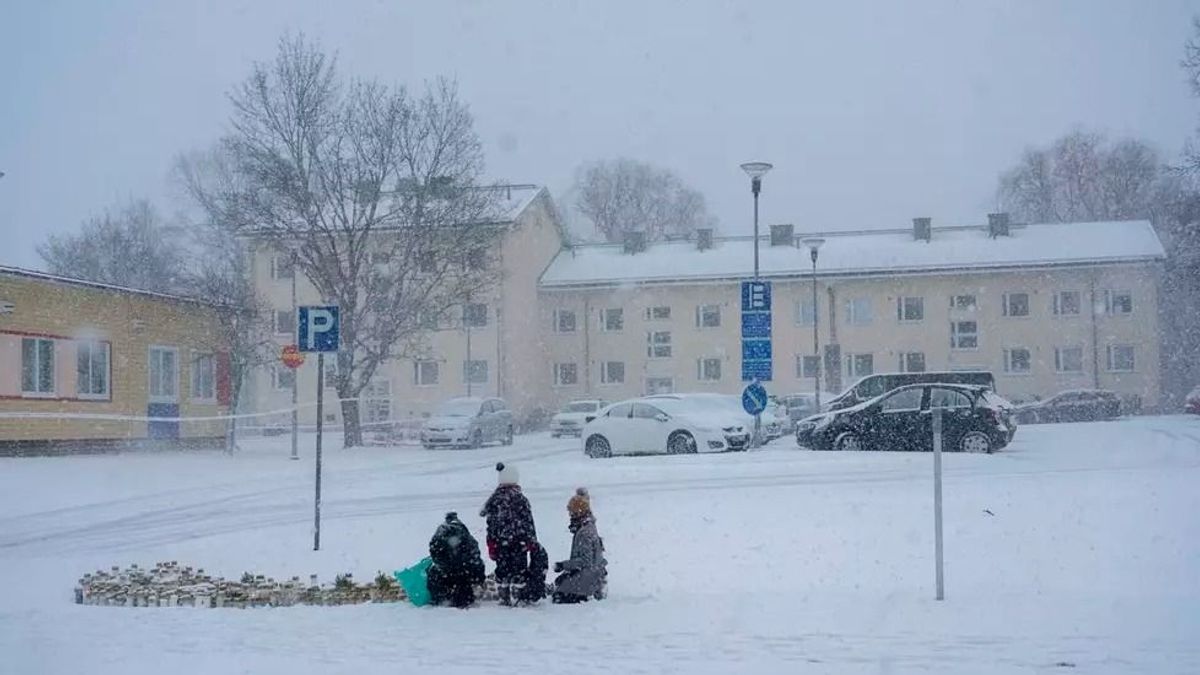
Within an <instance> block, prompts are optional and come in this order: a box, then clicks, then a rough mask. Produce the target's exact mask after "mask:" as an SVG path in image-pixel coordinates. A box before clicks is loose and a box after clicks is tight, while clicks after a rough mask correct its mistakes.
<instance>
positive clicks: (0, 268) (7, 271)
mask: <svg viewBox="0 0 1200 675" xmlns="http://www.w3.org/2000/svg"><path fill="white" fill-rule="evenodd" d="M0 276H9V277H19V278H22V279H31V280H33V281H41V282H45V283H53V284H63V285H67V286H83V287H86V288H95V289H97V290H101V291H110V292H113V293H124V294H126V295H140V296H144V297H148V298H157V299H159V300H169V301H171V302H190V303H195V304H198V305H209V306H213V307H218V306H220V304H219V303H215V302H209V301H206V300H204V299H202V298H195V297H189V296H186V295H175V294H173V293H158V292H156V291H144V290H142V289H140V288H129V287H128V286H117V285H115V284H105V283H101V282H99V281H88V280H87V279H76V278H74V277H64V276H61V275H57V274H50V273H49V272H39V271H37V270H27V269H23V268H20V267H9V266H7V265H0Z"/></svg>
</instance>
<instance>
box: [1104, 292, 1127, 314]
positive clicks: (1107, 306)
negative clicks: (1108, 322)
mask: <svg viewBox="0 0 1200 675" xmlns="http://www.w3.org/2000/svg"><path fill="white" fill-rule="evenodd" d="M1104 313H1105V314H1107V315H1109V316H1126V315H1129V314H1133V293H1130V292H1129V291H1104Z"/></svg>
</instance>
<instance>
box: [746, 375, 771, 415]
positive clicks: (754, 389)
mask: <svg viewBox="0 0 1200 675" xmlns="http://www.w3.org/2000/svg"><path fill="white" fill-rule="evenodd" d="M742 409H744V410H745V411H746V414H748V415H758V414H760V413H761V412H762V411H764V410H766V409H767V390H766V389H764V388H763V386H762V385H761V384H759V383H758V382H751V383H750V384H749V385H747V386H746V388H745V389H743V390H742Z"/></svg>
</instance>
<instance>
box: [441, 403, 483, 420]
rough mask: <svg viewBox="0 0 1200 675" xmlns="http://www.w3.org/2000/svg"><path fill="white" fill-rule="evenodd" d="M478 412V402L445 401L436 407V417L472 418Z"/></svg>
mask: <svg viewBox="0 0 1200 675" xmlns="http://www.w3.org/2000/svg"><path fill="white" fill-rule="evenodd" d="M478 412H479V401H446V402H445V403H443V404H441V405H440V406H438V409H437V412H436V413H435V414H436V416H437V417H474V416H475V413H478Z"/></svg>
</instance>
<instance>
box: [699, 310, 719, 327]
mask: <svg viewBox="0 0 1200 675" xmlns="http://www.w3.org/2000/svg"><path fill="white" fill-rule="evenodd" d="M696 327H697V328H720V327H721V306H720V305H700V306H699V307H697V308H696Z"/></svg>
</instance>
